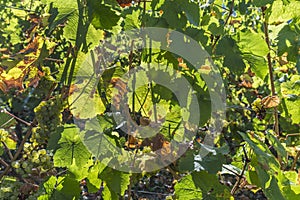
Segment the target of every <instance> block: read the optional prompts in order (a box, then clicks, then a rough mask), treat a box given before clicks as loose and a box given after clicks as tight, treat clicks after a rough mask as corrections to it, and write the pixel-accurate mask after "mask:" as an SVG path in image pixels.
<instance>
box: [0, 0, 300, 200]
mask: <svg viewBox="0 0 300 200" xmlns="http://www.w3.org/2000/svg"><path fill="white" fill-rule="evenodd" d="M299 10H300V2H299V1H296V0H275V1H274V0H259V1H258V0H242V1H227V0H213V1H201V0H198V1H192V0H152V1H145V2H144V1H141V2H128V1H126V0H119V1H118V2H117V1H115V0H83V1H81V0H78V1H72V0H66V1H63V3H62V1H57V0H42V1H29V0H25V1H21V2H20V1H14V0H3V1H2V3H1V9H0V13H1V21H0V26H1V29H0V38H1V44H0V45H1V48H0V56H1V59H0V77H1V79H0V89H1V90H0V106H1V110H2V112H1V113H0V126H1V129H0V140H1V143H0V154H1V160H0V162H1V175H0V177H1V190H0V198H1V199H18V198H19V199H80V198H84V199H97V198H99V199H100V198H103V199H119V198H120V199H122V198H133V199H134V198H137V196H136V195H137V190H139V187H138V183H140V182H141V181H142V180H149V179H147V178H150V179H151V177H153V176H154V177H155V176H157V174H155V173H156V172H153V173H144V174H131V173H125V172H119V171H116V170H113V169H111V168H109V167H107V166H105V165H104V164H103V163H102V162H101V160H100V161H99V160H97V159H95V157H94V155H93V154H92V153H91V151H90V150H89V149H87V148H86V146H85V145H84V144H83V143H82V141H81V139H80V134H83V133H82V132H81V129H80V127H77V125H75V124H74V118H75V119H76V118H77V117H78V116H79V115H80V117H81V118H93V120H96V121H98V122H99V123H100V124H101V127H103V130H102V131H103V132H104V133H105V137H106V138H107V139H108V140H109V141H111V144H113V145H114V146H118V147H120V148H123V149H126V150H128V151H136V152H139V153H141V154H143V153H145V152H146V151H147V152H149V151H150V152H151V151H153V152H154V151H155V150H157V149H160V148H161V149H162V150H164V154H163V155H164V156H166V157H167V156H171V155H170V146H169V145H170V143H169V141H170V140H172V139H175V140H176V138H179V137H180V136H181V135H182V134H184V132H185V131H186V129H187V127H185V126H183V125H182V123H181V121H180V116H178V115H180V107H179V104H178V101H177V100H176V98H175V97H174V96H173V95H172V93H170V91H169V90H167V89H166V88H163V87H161V86H159V85H155V83H153V85H151V87H150V88H148V87H145V88H138V90H137V91H136V92H135V93H132V92H130V91H122V90H121V91H120V92H124V93H126V94H128V95H127V96H128V97H129V98H128V102H129V103H128V104H129V105H130V111H131V116H132V118H133V119H134V120H136V121H137V123H138V124H140V123H143V120H144V121H145V120H148V119H150V120H152V121H157V120H162V119H164V120H165V123H164V124H163V126H162V127H167V128H162V129H161V130H160V134H159V136H156V137H153V138H150V140H151V142H152V143H154V145H152V146H151V145H149V144H148V145H147V144H146V142H145V141H140V140H139V138H131V137H129V136H128V135H127V133H124V132H122V131H121V130H119V129H118V128H117V127H118V125H119V124H118V123H117V122H113V121H109V120H107V119H109V114H110V113H111V112H112V111H111V110H110V106H111V105H110V102H111V101H112V100H114V99H113V89H112V88H113V86H115V83H116V80H119V79H120V77H121V76H122V75H123V74H125V73H126V72H127V71H128V70H129V69H131V68H132V67H134V66H138V65H143V64H144V65H145V64H147V63H151V62H152V63H162V64H163V65H167V66H168V67H171V68H173V69H175V70H176V71H177V73H178V74H180V75H181V76H184V77H186V78H187V80H188V81H189V82H190V83H192V84H193V87H194V89H195V90H196V91H197V94H196V95H197V97H198V100H199V102H200V104H201V105H200V108H202V109H200V110H201V121H200V122H199V126H200V127H203V128H200V129H199V130H197V135H196V137H194V138H190V140H191V143H192V147H191V148H189V149H188V151H187V152H186V153H185V154H184V156H182V157H181V158H180V159H178V160H177V161H176V162H174V163H172V164H171V165H169V166H168V167H166V169H165V170H166V171H161V172H159V173H161V174H162V176H169V177H171V178H170V179H171V181H169V182H170V183H169V186H170V189H168V190H167V189H164V190H163V191H160V193H158V192H157V191H156V190H154V191H152V192H153V193H152V198H153V199H163V198H165V196H163V195H161V192H166V191H167V193H168V195H169V197H167V198H170V199H172V198H173V199H233V198H234V197H235V198H239V196H240V193H241V192H242V193H243V192H244V191H245V190H247V191H248V192H249V191H251V192H252V193H253V194H254V193H258V192H259V191H261V190H262V191H263V194H264V195H265V196H266V198H268V199H291V200H294V199H298V198H299V196H300V178H299V177H300V176H299V173H298V170H299V164H300V163H299V162H298V158H299V155H300V150H299V145H300V140H299V136H300V132H299V129H300V126H299V124H300V109H299V107H300V92H299V91H300V75H299V72H300V27H299V24H300V23H299V22H300V20H299V17H300V14H299ZM141 27H164V28H171V29H174V30H177V31H179V32H182V33H184V34H186V35H189V36H190V37H192V38H193V39H195V40H196V41H197V42H199V43H200V44H201V45H202V46H203V47H204V48H205V50H206V51H207V52H208V53H209V54H210V55H211V58H212V60H213V61H214V63H215V65H216V66H217V67H218V69H219V70H220V72H221V75H222V78H223V81H224V85H225V86H226V93H227V110H226V111H227V113H226V115H227V116H226V122H225V126H224V128H223V131H222V134H221V135H220V137H219V138H217V140H216V141H215V143H216V144H215V147H212V148H211V149H209V150H210V152H211V153H210V154H209V155H208V156H206V157H205V159H204V160H199V159H197V154H198V153H199V150H200V149H201V148H203V145H202V140H203V138H204V137H205V135H206V134H208V133H207V128H208V127H209V126H210V123H211V121H209V118H210V100H209V93H208V91H207V88H206V85H205V84H204V81H203V79H202V77H201V76H200V74H199V73H198V69H196V70H195V69H194V68H193V67H192V66H191V65H190V64H189V63H187V62H186V61H185V60H184V59H182V58H180V57H179V56H178V55H174V54H172V53H170V52H168V51H164V50H159V51H158V50H153V51H149V50H142V51H134V52H128V53H127V54H126V53H124V54H121V55H119V57H118V60H117V61H116V62H115V63H111V66H112V68H111V70H107V71H106V72H105V73H104V75H103V76H102V78H101V80H100V83H99V84H98V83H97V91H96V95H97V98H96V99H95V102H94V104H93V106H91V107H88V106H86V107H84V109H80V105H82V102H80V101H73V100H74V96H75V97H76V95H78V94H77V93H76V92H77V90H76V89H78V88H79V89H82V88H81V87H83V86H84V83H83V85H80V84H76V85H75V83H74V79H75V75H76V73H77V71H78V68H79V66H80V65H81V64H82V63H83V62H84V60H85V58H86V56H87V55H88V54H89V52H90V51H91V50H94V48H95V47H96V46H98V45H99V42H100V40H104V39H106V38H108V37H109V36H110V35H118V33H119V32H120V31H122V30H130V29H134V28H141ZM166 40H167V39H166ZM166 42H168V41H166ZM126 45H127V46H128V44H126V43H124V46H118V47H116V48H117V49H115V50H116V52H117V50H120V51H122V50H123V48H125V46H126ZM86 70H91V69H86ZM76 87H78V88H76ZM82 95H83V97H82V98H83V99H84V98H87V99H88V95H89V93H88V92H86V93H83V94H82ZM134 95H136V97H135V98H130V96H134ZM133 99H144V103H139V102H138V100H135V101H134V100H133ZM154 103H156V104H157V105H159V106H161V107H163V108H165V110H167V113H169V114H166V115H165V114H164V113H159V112H162V111H161V110H163V109H161V110H160V109H158V113H156V114H157V115H156V114H151V113H150V112H149V111H150V110H151V108H152V105H153V104H154ZM201 106H202V107H201ZM95 108H96V109H97V110H98V113H97V114H98V115H97V116H90V113H91V112H90V110H89V109H95ZM178 113H179V114H178ZM160 116H163V117H160ZM107 121H109V122H107ZM170 121H173V124H172V123H170ZM89 126H91V124H90V125H89V124H86V127H85V128H88V127H89ZM170 133H172V134H170ZM143 142H144V143H143ZM155 145H156V147H155ZM159 147H160V148H159ZM161 174H160V175H161ZM150 182H151V181H150ZM166 182H168V181H167V180H166ZM150 187H151V186H150ZM162 187H164V186H162ZM87 189H88V191H87ZM150 192H151V191H150ZM251 198H252V197H249V199H251ZM253 198H254V197H253Z"/></svg>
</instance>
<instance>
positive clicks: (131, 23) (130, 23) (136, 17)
mask: <svg viewBox="0 0 300 200" xmlns="http://www.w3.org/2000/svg"><path fill="white" fill-rule="evenodd" d="M130 11H131V13H126V15H125V20H124V23H125V24H124V30H125V31H127V30H131V29H137V28H140V24H141V23H140V15H141V11H140V10H130Z"/></svg>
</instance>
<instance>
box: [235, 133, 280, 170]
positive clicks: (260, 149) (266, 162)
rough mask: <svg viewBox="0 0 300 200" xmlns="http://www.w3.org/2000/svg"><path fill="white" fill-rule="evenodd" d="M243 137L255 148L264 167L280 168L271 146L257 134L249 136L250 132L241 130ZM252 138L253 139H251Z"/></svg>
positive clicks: (259, 161)
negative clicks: (270, 148)
mask: <svg viewBox="0 0 300 200" xmlns="http://www.w3.org/2000/svg"><path fill="white" fill-rule="evenodd" d="M239 134H240V135H241V136H242V138H243V139H244V140H245V141H246V142H247V144H248V145H249V146H250V147H251V148H252V149H253V151H254V153H255V154H256V156H257V161H258V163H259V164H260V165H261V166H263V168H264V169H266V170H270V169H272V171H273V172H274V171H277V170H279V163H278V162H277V160H276V159H275V158H274V156H273V155H272V154H271V152H270V151H269V148H268V147H267V146H266V145H265V144H264V143H263V142H262V141H261V140H259V139H258V138H257V137H256V136H255V135H251V136H249V134H246V133H242V132H239ZM250 138H251V139H250Z"/></svg>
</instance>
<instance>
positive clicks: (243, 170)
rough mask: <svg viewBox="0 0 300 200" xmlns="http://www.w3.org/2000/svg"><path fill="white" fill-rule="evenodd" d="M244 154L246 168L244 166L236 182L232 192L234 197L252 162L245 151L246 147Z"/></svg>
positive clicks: (244, 150)
mask: <svg viewBox="0 0 300 200" xmlns="http://www.w3.org/2000/svg"><path fill="white" fill-rule="evenodd" d="M243 152H244V155H245V160H244V166H243V169H242V171H241V174H240V175H239V176H238V180H237V181H236V183H235V184H234V186H233V188H232V190H231V192H230V193H231V195H234V194H235V192H236V191H237V190H238V188H239V186H240V183H241V180H242V178H243V176H244V173H245V171H246V168H247V166H248V163H249V162H250V159H249V158H248V156H247V152H246V149H245V146H243Z"/></svg>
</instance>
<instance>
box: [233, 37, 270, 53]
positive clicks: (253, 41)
mask: <svg viewBox="0 0 300 200" xmlns="http://www.w3.org/2000/svg"><path fill="white" fill-rule="evenodd" d="M238 46H239V49H240V51H241V52H242V53H243V54H245V53H246V54H249V53H250V54H253V55H256V56H261V57H262V56H266V55H267V54H268V52H269V48H268V45H267V44H266V42H265V40H264V39H263V37H262V35H261V34H258V33H253V32H250V31H247V32H241V33H240V40H239V42H238Z"/></svg>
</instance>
